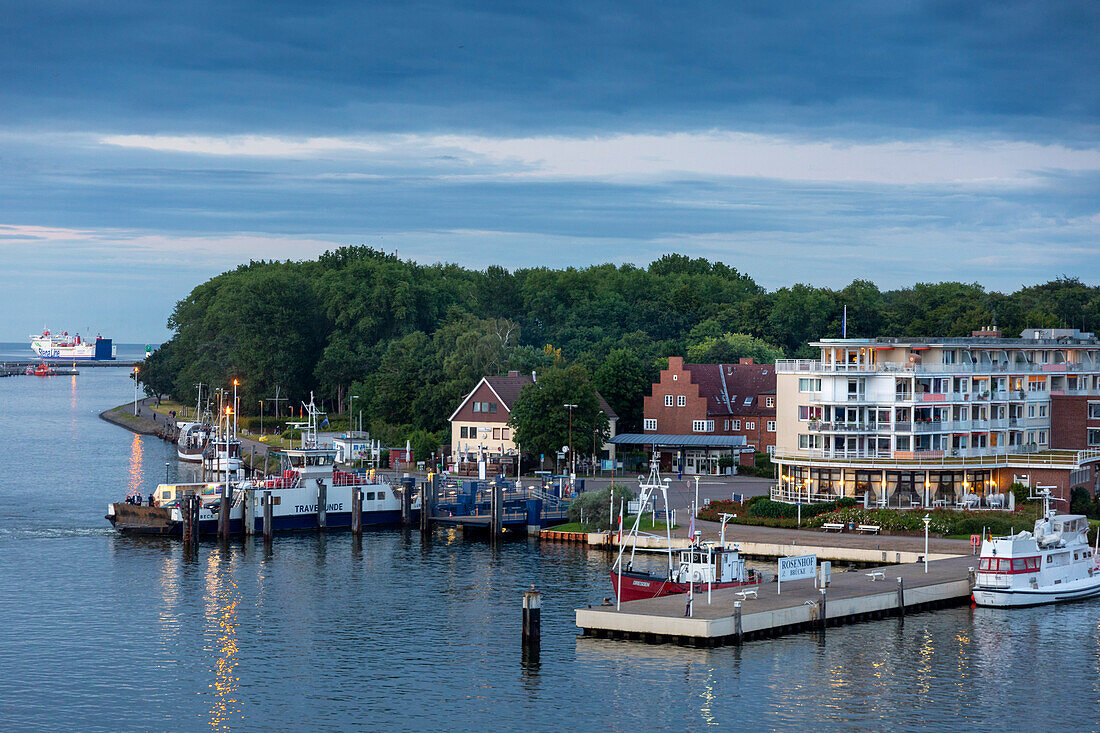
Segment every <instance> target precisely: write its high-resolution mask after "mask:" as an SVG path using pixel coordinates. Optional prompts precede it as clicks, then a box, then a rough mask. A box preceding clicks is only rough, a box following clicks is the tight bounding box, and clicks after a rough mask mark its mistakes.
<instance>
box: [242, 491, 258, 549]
mask: <svg viewBox="0 0 1100 733" xmlns="http://www.w3.org/2000/svg"><path fill="white" fill-rule="evenodd" d="M239 491H240V492H241V539H244V538H245V537H248V536H249V535H251V534H252V532H253V530H254V529H255V528H256V508H255V507H254V506H252V502H251V501H249V499H250V496H249V492H248V491H245V490H244V489H239Z"/></svg>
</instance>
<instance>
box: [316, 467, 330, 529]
mask: <svg viewBox="0 0 1100 733" xmlns="http://www.w3.org/2000/svg"><path fill="white" fill-rule="evenodd" d="M327 503H328V487H326V486H325V482H324V481H321V480H320V479H318V480H317V529H324V528H325V526H326V525H327V522H328V517H326V516H325V504H327Z"/></svg>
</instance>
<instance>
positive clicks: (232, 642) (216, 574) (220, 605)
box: [206, 552, 244, 730]
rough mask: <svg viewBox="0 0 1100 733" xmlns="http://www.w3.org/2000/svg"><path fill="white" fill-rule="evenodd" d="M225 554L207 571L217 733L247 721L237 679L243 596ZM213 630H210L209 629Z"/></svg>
mask: <svg viewBox="0 0 1100 733" xmlns="http://www.w3.org/2000/svg"><path fill="white" fill-rule="evenodd" d="M224 554H225V553H220V552H211V553H210V555H209V556H208V558H207V570H206V586H207V595H206V619H207V624H208V629H207V631H206V636H208V637H209V636H211V635H214V636H215V639H214V647H213V648H212V649H211V648H208V650H207V651H208V652H210V653H212V654H215V655H217V658H216V659H215V660H214V664H213V672H214V682H213V683H212V684H211V685H210V687H211V688H212V689H213V690H214V701H213V704H212V706H211V708H210V721H209V724H210V727H211V729H213V730H230V728H231V726H230V722H231V721H233V722H235V721H238V720H243V718H244V716H243V715H242V713H241V703H240V700H239V699H238V695H237V693H238V689H239V687H240V678H239V677H236V676H235V668H236V666H237V664H238V654H239V652H240V649H239V647H238V639H237V636H238V627H239V625H240V623H239V621H238V618H237V605H238V604H239V603H240V602H241V593H240V590H239V589H238V587H237V582H236V581H235V580H234V579H233V578H232V576H231V575H230V563H229V559H228V558H225V557H224ZM211 625H212V626H213V628H209V626H211Z"/></svg>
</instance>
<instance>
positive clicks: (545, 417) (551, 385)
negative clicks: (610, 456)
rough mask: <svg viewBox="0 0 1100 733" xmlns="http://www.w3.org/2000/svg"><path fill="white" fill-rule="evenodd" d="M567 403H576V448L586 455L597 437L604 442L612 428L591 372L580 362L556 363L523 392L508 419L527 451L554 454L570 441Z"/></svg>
mask: <svg viewBox="0 0 1100 733" xmlns="http://www.w3.org/2000/svg"><path fill="white" fill-rule="evenodd" d="M567 404H573V405H576V407H575V408H573V410H572V413H573V415H572V419H573V423H572V424H573V431H572V432H573V446H574V449H575V450H576V451H577V452H578V453H581V454H582V455H583V453H584V448H585V446H587V445H590V444H591V442H592V441H593V440H595V441H596V442H597V443H598V444H599V445H603V443H604V442H605V441H606V440H607V436H608V433H609V432H610V425H609V423H608V420H607V415H605V414H604V412H603V410H602V409H601V408H600V401H599V397H598V396H597V395H596V388H595V386H594V385H593V384H592V382H591V380H589V378H588V373H587V372H586V371H585V370H584V368H583V367H581V366H580V365H578V364H573V365H570V366H567V367H564V368H562V367H552V368H551V369H549V370H547V371H546V372H545V373H544V374H542V375H540V376H539V378H538V381H537V382H535V383H534V384H529V385H527V386H526V387H524V389H523V391H522V392H520V395H519V397H517V398H516V401H515V404H513V405H512V415H511V418H510V419H509V421H508V424H509V425H510V426H511V427H512V430H513V431H514V435H515V441H516V444H517V445H519V446H520V448H521V449H522V450H523V451H524V452H525V453H526V454H527V455H538V454H540V453H550V454H553V453H556V452H557V451H559V450H561V448H562V446H566V445H568V444H569V432H570V431H569V418H570V415H569V412H570V411H569V410H568V409H567V408H566V407H565V405H567Z"/></svg>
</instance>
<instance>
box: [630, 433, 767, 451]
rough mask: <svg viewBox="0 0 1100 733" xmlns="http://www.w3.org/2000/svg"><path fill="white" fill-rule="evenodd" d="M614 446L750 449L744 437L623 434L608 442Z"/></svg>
mask: <svg viewBox="0 0 1100 733" xmlns="http://www.w3.org/2000/svg"><path fill="white" fill-rule="evenodd" d="M608 442H609V443H611V444H613V445H655V446H662V447H667V448H729V449H738V448H742V449H743V448H748V447H749V445H748V441H747V440H745V436H744V435H672V434H668V433H623V434H622V435H616V436H615V437H614V438H612V439H611V440H609V441H608Z"/></svg>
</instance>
